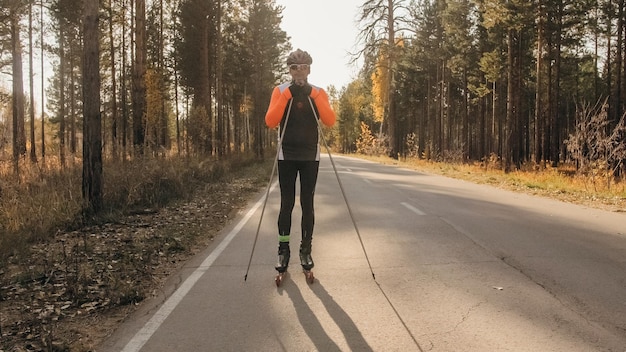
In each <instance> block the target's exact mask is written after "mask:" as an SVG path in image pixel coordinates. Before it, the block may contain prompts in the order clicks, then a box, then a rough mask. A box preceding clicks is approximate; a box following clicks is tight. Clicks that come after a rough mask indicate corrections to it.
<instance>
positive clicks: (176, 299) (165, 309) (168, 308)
mask: <svg viewBox="0 0 626 352" xmlns="http://www.w3.org/2000/svg"><path fill="white" fill-rule="evenodd" d="M276 184H277V183H276V182H275V183H274V184H273V185H272V187H271V188H270V192H271V191H272V190H273V189H274V188H275V187H276ZM264 200H265V196H263V197H261V199H259V201H257V202H256V204H255V205H254V206H253V207H252V208H250V210H249V211H248V213H246V215H245V216H244V217H243V218H242V219H241V221H239V223H238V224H237V226H235V227H234V228H233V229H232V230H231V231H230V232H229V233H228V235H227V236H226V237H224V239H223V240H222V242H221V243H220V244H219V245H218V246H217V247H216V248H215V249H214V250H213V251H212V252H211V253H210V254H209V255H208V256H207V257H206V258H205V259H204V261H203V262H202V264H200V266H199V267H198V268H197V269H196V270H194V272H193V273H192V274H191V275H189V277H188V278H187V279H186V280H185V281H184V282H183V283H182V285H180V287H179V288H178V289H177V290H176V291H174V293H173V294H172V295H171V296H170V297H169V298H168V299H167V300H166V301H165V303H163V305H162V306H161V308H159V310H158V311H157V312H156V313H155V314H154V315H153V316H152V318H150V320H149V321H148V322H147V323H146V325H144V326H143V327H142V328H141V330H139V331H138V332H137V333H136V334H135V336H133V338H132V339H131V340H130V341H129V342H128V343H127V344H126V346H125V347H124V349H123V350H122V352H138V351H139V350H141V348H142V347H143V345H145V344H146V342H148V340H150V337H152V335H153V334H154V332H155V331H156V330H157V329H158V328H159V327H160V326H161V324H162V323H163V321H165V319H167V317H168V316H169V315H170V314H171V313H172V311H174V308H176V306H177V305H178V304H179V303H180V302H181V301H182V300H183V298H185V296H186V295H187V293H189V291H190V290H191V288H192V287H193V286H194V285H195V284H196V282H198V280H199V279H200V277H202V275H204V273H205V272H206V271H207V270H209V268H210V267H211V265H213V262H214V261H215V260H216V259H217V257H219V256H220V254H222V252H223V251H224V249H226V247H227V246H228V244H229V243H230V242H231V241H232V240H233V238H235V236H236V235H237V234H238V233H239V231H241V229H242V228H243V226H244V225H245V224H246V223H247V222H248V220H250V218H251V217H252V215H253V214H254V213H255V211H256V210H257V209H258V208H259V206H261V205H262V204H263V201H264Z"/></svg>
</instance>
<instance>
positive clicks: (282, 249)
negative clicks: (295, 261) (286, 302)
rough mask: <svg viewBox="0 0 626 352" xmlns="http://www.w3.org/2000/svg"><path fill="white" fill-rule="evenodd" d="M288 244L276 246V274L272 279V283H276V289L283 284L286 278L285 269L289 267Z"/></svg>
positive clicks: (283, 243)
mask: <svg viewBox="0 0 626 352" xmlns="http://www.w3.org/2000/svg"><path fill="white" fill-rule="evenodd" d="M289 257H290V250H289V242H282V243H280V244H279V245H278V263H277V264H276V267H275V268H276V271H278V274H277V275H276V277H275V278H274V282H275V283H276V287H280V285H281V284H282V283H283V280H284V279H285V277H286V276H287V267H288V266H289Z"/></svg>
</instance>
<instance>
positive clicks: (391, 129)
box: [387, 0, 399, 159]
mask: <svg viewBox="0 0 626 352" xmlns="http://www.w3.org/2000/svg"><path fill="white" fill-rule="evenodd" d="M394 19H395V17H394V1H393V0H388V1H387V34H388V37H387V40H388V41H389V43H388V44H389V53H388V65H389V67H388V68H387V69H388V70H389V73H388V74H387V79H388V83H387V89H388V92H387V133H388V134H389V156H390V157H392V158H394V159H398V149H399V148H398V136H397V135H396V133H397V132H396V128H397V126H398V118H397V116H396V104H395V101H396V100H395V95H396V94H395V78H394V66H395V55H394V53H395V45H396V44H395V42H396V31H395V26H394Z"/></svg>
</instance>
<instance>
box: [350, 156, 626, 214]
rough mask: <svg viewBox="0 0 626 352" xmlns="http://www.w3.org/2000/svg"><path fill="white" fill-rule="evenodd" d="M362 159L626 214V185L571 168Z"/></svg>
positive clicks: (408, 159) (385, 158)
mask: <svg viewBox="0 0 626 352" xmlns="http://www.w3.org/2000/svg"><path fill="white" fill-rule="evenodd" d="M359 157H362V158H366V159H368V160H372V161H376V162H379V163H383V164H389V165H397V166H402V167H406V168H411V169H414V170H419V171H423V172H427V173H432V174H437V175H443V176H447V177H452V178H457V179H463V180H466V181H470V182H474V183H479V184H489V185H492V186H495V187H499V188H503V189H507V190H512V191H516V192H524V193H528V194H534V195H539V196H544V197H550V198H555V199H558V200H562V201H566V202H571V203H577V204H583V205H586V206H590V207H595V208H601V209H606V210H610V211H618V212H625V211H626V183H625V182H623V181H622V182H614V181H613V180H612V181H611V183H608V182H607V177H606V175H601V176H597V175H596V176H594V177H585V176H581V175H576V174H575V170H574V169H573V168H572V167H570V166H562V167H559V168H550V167H548V168H546V169H543V170H539V169H536V168H532V167H529V168H528V169H523V170H517V171H514V172H510V173H504V172H503V171H502V170H500V169H498V168H496V167H494V166H492V165H487V166H485V165H484V164H483V165H481V164H478V163H474V164H463V163H439V162H431V161H427V160H422V159H413V158H407V159H402V160H394V159H391V158H388V157H384V156H382V157H373V156H368V157H364V156H359Z"/></svg>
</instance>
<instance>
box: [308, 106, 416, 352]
mask: <svg viewBox="0 0 626 352" xmlns="http://www.w3.org/2000/svg"><path fill="white" fill-rule="evenodd" d="M309 104H311V109H313V114H315V120H316V121H317V129H318V131H319V134H320V136H321V137H322V141H323V142H324V146H325V147H326V151H327V152H328V158H329V159H330V163H331V164H332V166H333V170H334V171H335V176H336V177H337V183H339V189H340V190H341V195H342V196H343V200H344V201H345V202H346V207H347V208H348V214H350V219H352V224H353V225H354V230H355V231H356V234H357V236H358V237H359V242H360V243H361V249H363V254H364V255H365V260H367V265H368V266H369V268H370V273H372V278H373V279H374V282H375V283H376V286H378V289H379V290H380V292H381V293H382V295H383V296H384V297H385V299H386V300H387V303H388V304H389V306H390V307H391V309H392V310H393V311H394V313H395V314H396V317H398V320H400V323H402V326H404V329H405V330H406V332H407V333H408V334H409V336H411V339H412V340H413V342H414V343H415V346H416V347H417V349H418V350H419V351H420V352H424V349H422V346H420V344H419V342H417V339H416V338H415V336H414V335H413V333H412V332H411V329H409V326H408V325H407V324H406V322H405V321H404V319H402V316H401V315H400V312H398V309H396V307H395V306H394V305H393V303H392V302H391V299H389V296H387V293H386V292H385V290H383V288H382V286H380V284H379V283H378V281H376V275H374V269H372V264H371V263H370V259H369V257H368V255H367V251H366V250H365V245H364V244H363V239H362V238H361V233H360V232H359V227H358V226H357V225H356V221H355V220H354V215H353V214H352V209H351V208H350V202H348V197H346V192H345V191H344V189H343V184H342V183H341V179H340V178H339V173H338V172H337V167H336V166H335V161H334V160H333V156H332V155H331V153H330V148H329V147H328V143H326V138H325V137H324V133H323V132H324V131H322V125H321V124H320V120H319V118H318V116H317V113H316V112H315V108H314V106H313V101H311V98H310V97H309Z"/></svg>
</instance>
